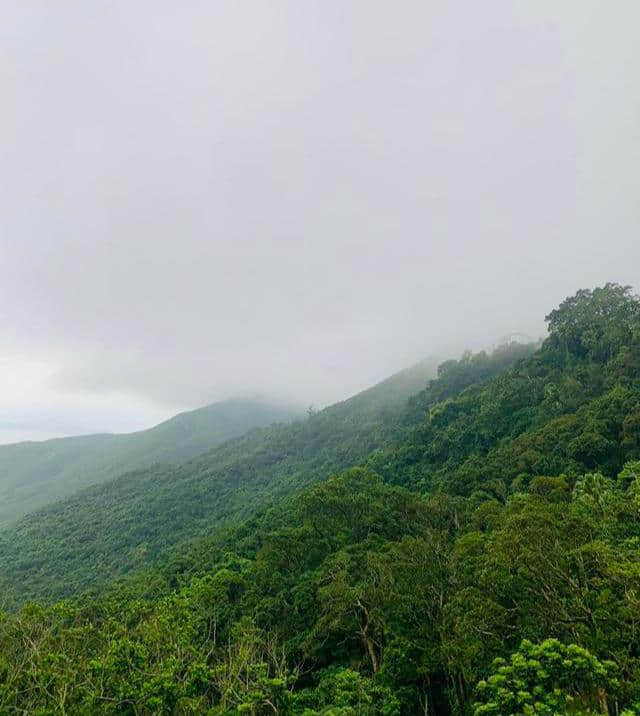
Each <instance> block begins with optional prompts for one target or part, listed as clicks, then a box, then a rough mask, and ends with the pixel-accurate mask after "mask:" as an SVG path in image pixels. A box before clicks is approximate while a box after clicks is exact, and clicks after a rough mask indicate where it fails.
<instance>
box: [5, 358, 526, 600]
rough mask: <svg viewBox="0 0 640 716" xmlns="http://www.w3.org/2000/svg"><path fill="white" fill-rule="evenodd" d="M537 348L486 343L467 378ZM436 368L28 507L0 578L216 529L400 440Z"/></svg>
mask: <svg viewBox="0 0 640 716" xmlns="http://www.w3.org/2000/svg"><path fill="white" fill-rule="evenodd" d="M530 350H531V349H530V348H528V347H524V346H518V345H514V346H512V347H511V348H510V349H509V350H503V351H499V352H498V353H496V355H495V356H494V357H493V359H489V358H488V357H487V356H484V354H482V355H481V356H480V357H479V358H478V359H476V360H473V361H472V360H470V359H469V360H466V361H463V362H462V363H461V366H460V368H459V370H458V371H457V374H458V375H459V376H460V378H459V379H460V381H462V382H463V383H464V382H465V381H466V382H472V381H473V380H476V379H477V378H478V376H482V377H483V378H488V377H489V376H490V375H491V374H495V373H496V372H499V371H500V370H502V369H503V367H504V366H505V365H507V364H509V363H510V362H513V360H515V359H517V358H518V357H520V356H522V355H525V354H527V353H529V352H530ZM483 356H484V357H483ZM434 372H435V366H434V364H433V363H432V362H430V361H423V362H422V363H420V364H418V365H416V366H414V367H413V368H410V369H408V370H405V371H402V372H400V373H398V374H397V375H395V376H392V377H391V378H390V379H388V380H386V381H383V382H382V383H380V384H379V386H376V387H374V388H372V389H369V390H367V391H364V392H363V393H361V394H359V395H356V396H354V397H353V398H351V399H350V400H346V401H344V402H342V403H338V404H336V405H334V406H331V407H329V408H326V409H325V410H322V411H320V412H318V413H316V414H315V415H312V416H311V417H309V418H308V419H305V420H298V421H295V422H293V423H292V424H290V425H274V426H271V427H269V428H263V429H260V430H255V431H252V432H251V433H248V434H246V435H244V436H242V437H240V438H238V439H236V440H233V441H230V442H227V443H225V444H223V445H221V446H219V447H218V448H216V449H214V450H212V451H210V452H208V453H206V454H204V455H200V456H198V457H197V458H195V459H193V460H191V461H189V462H188V463H185V464H183V465H180V466H176V467H170V466H155V467H152V468H149V469H146V470H141V471H137V472H132V473H127V474H125V475H123V476H121V477H119V478H117V479H116V480H114V481H111V482H108V483H104V484H102V485H99V486H96V487H93V488H90V489H87V490H84V491H82V492H79V493H77V494H75V495H73V496H72V497H70V498H68V499H67V500H65V501H62V502H60V503H57V504H54V505H51V506H49V507H47V508H45V509H43V510H40V511H38V512H35V513H33V514H30V515H28V516H27V517H25V518H24V519H22V520H21V521H20V522H19V523H18V524H16V525H15V526H14V527H12V528H10V529H7V530H4V531H3V532H2V533H0V564H1V565H2V566H1V570H0V577H5V578H7V579H8V580H9V583H10V584H11V585H12V588H13V590H15V591H14V594H15V598H16V599H17V601H22V600H24V599H25V598H38V599H52V598H58V597H61V596H65V595H69V594H73V593H77V592H78V591H79V590H82V589H84V588H86V587H89V586H96V585H100V584H102V583H104V582H105V581H108V580H109V579H111V578H113V577H115V576H119V575H122V574H125V573H127V572H130V571H132V570H135V569H139V568H141V567H144V566H145V565H148V564H152V563H153V562H155V561H156V559H157V558H158V557H159V555H161V554H162V553H163V552H164V551H165V550H166V549H168V548H170V547H173V546H174V545H175V544H177V543H179V542H181V541H182V540H185V539H192V538H194V537H197V536H198V535H207V534H211V532H212V531H214V530H216V529H218V528H219V527H220V526H222V525H224V524H228V523H230V522H234V521H237V520H239V519H242V518H244V517H247V516H249V515H251V514H252V513H253V512H254V511H255V510H256V509H259V508H262V507H264V506H265V505H266V504H270V503H273V502H274V501H277V500H278V499H279V498H280V497H282V496H284V495H288V494H290V493H292V492H295V491H299V490H302V489H303V488H304V487H306V486H307V485H310V484H312V483H313V482H316V481H317V480H320V479H323V478H326V477H327V476H328V475H330V474H331V473H333V472H336V471H339V470H342V469H344V468H345V467H349V466H351V465H356V464H358V463H360V462H362V461H363V460H365V459H366V458H367V457H368V456H369V455H370V454H371V453H372V452H374V451H376V450H378V449H380V448H382V447H383V446H385V445H390V444H392V442H393V441H394V440H396V439H399V437H400V436H402V435H404V434H406V432H407V430H408V429H409V427H410V425H411V424H412V423H413V421H415V420H416V419H417V420H420V416H419V415H409V413H408V412H407V398H408V396H409V395H411V394H412V393H415V392H417V391H419V390H421V389H423V388H424V386H425V385H426V384H427V382H428V379H429V377H430V376H433V374H434ZM454 372H456V371H454ZM455 389H457V387H456V388H455ZM445 392H446V391H445Z"/></svg>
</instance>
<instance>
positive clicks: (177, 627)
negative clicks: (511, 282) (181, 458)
mask: <svg viewBox="0 0 640 716" xmlns="http://www.w3.org/2000/svg"><path fill="white" fill-rule="evenodd" d="M547 322H548V326H549V337H548V338H547V339H546V340H545V341H544V343H543V344H542V345H541V346H539V347H538V348H537V350H535V352H532V351H531V349H525V348H523V347H520V346H510V347H508V348H503V349H500V350H498V351H497V352H495V353H494V354H493V355H491V356H487V355H486V354H478V355H475V356H472V355H469V354H467V355H465V356H463V358H462V359H461V360H459V361H447V362H446V363H444V364H442V365H441V366H440V368H439V369H438V375H437V377H436V378H435V379H434V380H433V381H430V382H429V384H428V385H427V386H426V388H425V389H424V390H422V391H420V392H418V393H417V394H416V395H414V396H413V397H412V398H411V399H410V400H409V401H408V403H405V404H404V406H400V405H398V407H397V408H396V409H394V410H392V411H386V410H385V411H383V413H382V414H380V413H377V411H374V414H376V413H377V415H378V418H377V420H373V419H372V414H370V416H369V417H370V419H369V420H362V421H360V420H359V419H358V417H359V416H360V417H361V415H362V414H361V413H360V414H359V413H358V411H356V410H354V411H353V412H352V411H351V409H350V407H349V404H348V403H343V404H341V405H339V406H336V407H335V408H332V409H329V410H328V411H326V412H324V413H320V414H318V415H316V416H314V417H312V418H311V419H309V420H307V421H301V422H299V423H296V424H294V425H292V426H290V427H286V426H285V427H281V428H277V429H275V428H271V429H266V430H263V431H260V436H261V437H260V439H256V435H257V433H256V434H254V435H253V439H254V440H257V441H256V443H255V444H254V449H255V452H254V453H253V455H252V456H248V457H249V462H248V463H246V464H244V465H240V464H239V463H238V462H236V461H235V460H234V459H232V452H233V447H232V446H233V445H235V446H236V447H238V448H239V450H238V451H239V452H240V451H241V450H242V449H244V448H246V447H247V446H248V445H249V440H250V437H251V436H246V437H243V438H240V439H239V440H237V441H234V443H230V444H228V445H227V446H223V447H224V449H227V450H229V451H230V452H228V453H227V459H228V463H227V470H226V472H223V473H217V481H216V479H214V480H213V481H211V478H212V477H213V475H214V474H216V473H214V472H213V471H212V472H206V471H203V473H202V474H201V475H200V478H201V479H202V481H203V482H204V483H205V489H203V490H202V492H200V493H198V499H200V500H203V499H208V498H207V494H208V493H209V492H210V491H211V490H212V489H213V491H214V493H215V495H216V496H219V495H220V493H219V492H218V490H219V489H220V488H221V485H222V484H223V482H224V479H223V477H225V478H226V480H227V481H228V483H229V484H228V485H227V487H228V489H227V491H226V492H225V493H224V494H225V498H226V499H227V500H229V501H230V507H228V508H227V509H230V511H229V512H228V513H227V514H228V515H229V518H228V519H227V522H226V527H225V529H224V530H219V529H216V528H217V527H219V526H220V524H222V523H223V521H220V520H216V521H215V522H212V521H211V519H210V524H209V527H210V530H209V531H210V533H211V534H210V535H209V536H208V537H203V538H202V539H192V540H191V541H190V542H189V543H188V544H186V543H183V544H178V543H177V540H175V538H176V537H179V536H180V535H182V536H184V535H186V534H187V532H188V531H187V530H183V531H182V532H181V531H180V530H178V531H177V532H173V531H172V529H173V528H172V525H173V524H174V523H175V522H176V521H177V522H178V523H179V522H180V521H181V520H182V514H183V502H182V498H185V497H186V496H187V494H189V492H190V491H191V490H193V488H194V484H195V481H191V480H190V479H188V477H187V474H188V473H185V474H182V475H181V476H180V475H179V476H178V480H177V482H176V474H175V473H174V475H173V479H172V480H166V481H165V480H164V478H162V477H161V478H160V479H159V482H158V483H157V484H163V485H164V487H163V488H162V489H163V490H164V492H165V493H166V495H167V499H166V501H164V502H163V501H162V500H160V501H159V502H158V501H157V497H156V496H155V495H154V490H155V487H154V481H153V479H152V478H151V477H148V478H147V479H146V481H145V485H146V488H147V490H148V493H149V495H150V499H151V501H152V503H153V504H154V508H153V509H156V508H157V506H158V505H161V504H163V505H164V507H165V508H167V509H168V510H169V511H168V513H167V514H165V516H164V520H163V521H161V522H158V523H154V526H153V530H151V532H150V533H149V535H150V536H152V537H153V533H154V531H163V532H164V533H166V535H167V536H166V539H165V540H164V541H165V542H166V543H167V544H168V543H169V542H171V540H174V547H173V550H171V551H170V552H169V553H165V555H164V556H163V557H161V558H160V560H159V561H158V562H157V565H156V567H154V568H152V569H145V570H144V571H142V570H141V571H138V572H137V573H135V574H132V575H131V576H130V577H128V578H126V579H124V580H121V581H117V582H113V583H111V584H110V585H109V586H108V587H106V588H96V589H94V591H93V593H92V594H91V595H84V596H83V597H81V598H77V599H70V600H68V601H65V602H60V603H57V604H55V605H53V606H51V607H40V606H36V605H27V606H26V607H24V608H23V609H21V610H20V611H19V612H18V613H17V614H15V615H11V614H7V615H5V616H4V617H3V618H2V619H0V648H1V653H2V660H1V661H0V687H1V688H0V712H2V713H5V712H6V713H13V712H18V713H19V712H22V713H35V712H40V713H56V712H58V713H70V714H72V713H73V714H75V713H78V714H80V713H104V714H116V713H126V714H130V715H131V716H133V714H162V713H166V714H169V713H185V714H186V713H209V714H241V713H248V714H252V715H253V716H263V715H264V714H273V713H276V714H282V715H286V716H329V715H330V714H331V715H333V714H335V715H336V716H337V715H338V714H339V715H340V716H378V715H384V716H403V715H404V714H442V715H443V716H452V715H460V716H466V715H471V714H473V715H474V716H515V715H516V714H517V715H518V716H521V715H522V714H534V713H538V714H544V715H545V716H553V714H570V713H571V714H574V713H575V714H582V715H584V716H586V715H589V714H590V715H595V714H611V715H613V714H619V715H620V716H631V715H632V714H634V713H640V632H639V631H638V628H637V625H638V624H639V623H640V602H639V600H638V594H640V559H639V556H638V544H639V543H640V511H639V506H640V299H639V298H638V297H635V296H633V295H632V294H631V292H630V290H629V289H626V288H624V287H620V286H617V285H614V284H609V285H607V286H605V287H604V288H601V289H596V290H594V291H580V292H578V293H577V294H576V295H575V296H573V297H571V298H569V299H567V300H566V301H565V302H563V303H562V304H561V306H560V307H559V308H558V309H556V310H554V311H552V312H551V313H550V314H549V316H548V317H547ZM365 403H367V404H368V405H371V402H370V401H368V400H367V401H365ZM361 424H369V429H368V430H369V432H366V431H363V429H359V430H356V431H355V432H353V431H350V430H349V429H348V427H347V426H354V425H361ZM322 426H324V431H323V430H321V427H322ZM329 427H330V428H331V429H329ZM278 430H280V431H282V432H281V433H278ZM287 430H288V431H289V432H286V431H287ZM278 434H279V435H280V438H279V441H278V439H277V438H278ZM337 436H341V437H342V438H344V440H341V439H338V437H337ZM361 439H368V443H367V447H368V448H369V453H368V454H367V455H366V456H365V457H363V458H362V459H361V464H360V466H359V467H352V468H350V469H347V470H344V471H342V472H340V474H336V475H332V476H331V477H329V478H328V479H319V473H320V472H321V471H322V469H326V468H327V467H328V466H329V465H331V464H336V463H338V462H340V461H341V460H342V461H343V462H344V461H346V460H352V461H353V460H356V459H357V455H358V454H359V450H358V449H357V448H356V446H357V445H358V444H359V440H361ZM287 440H288V442H286V441H287ZM345 449H346V457H345V452H344V450H345ZM269 450H270V451H269ZM281 450H285V451H286V455H287V457H286V458H285V457H284V455H283V454H281V453H280V451H281ZM220 454H221V453H220V452H219V451H213V452H212V453H210V454H209V456H208V458H207V459H211V458H212V457H213V456H216V457H220ZM259 456H261V457H262V461H260V460H259V459H258V457H259ZM290 460H291V461H290ZM193 464H194V463H191V465H193ZM197 464H202V463H197ZM275 464H277V465H278V466H279V467H278V469H274V468H273V465H275ZM303 468H304V469H303ZM181 469H182V468H181ZM184 469H187V470H188V471H191V470H192V468H189V467H188V466H185V468H184ZM314 469H315V470H317V471H318V472H317V473H315V477H314V473H313V470H314ZM307 470H308V471H309V472H307ZM316 477H318V479H317V481H316V484H309V483H310V482H311V481H312V480H315V479H316ZM324 477H326V474H325V475H324ZM287 478H288V479H289V480H290V484H288V485H287ZM138 479H139V478H138V477H137V476H132V477H131V478H130V480H129V481H130V482H131V483H134V482H136V481H137V480H138ZM120 482H121V481H117V482H116V483H113V484H112V488H113V489H115V490H116V492H117V490H119V489H120V488H121V485H120ZM301 482H304V483H306V484H307V485H308V486H307V487H306V488H305V489H302V490H299V489H297V488H299V487H300V484H301ZM181 486H184V487H186V488H188V489H187V490H182V487H181ZM107 487H108V486H107V485H104V486H102V489H105V488H107ZM249 487H251V489H252V490H253V489H254V488H255V487H258V488H259V489H261V490H263V491H264V493H265V499H264V500H262V501H255V502H253V504H252V505H251V507H254V508H259V509H258V510H257V512H256V513H254V514H252V515H250V516H249V517H248V518H247V519H246V520H239V519H237V517H239V516H240V515H242V514H244V512H245V511H250V509H249V508H248V507H247V506H246V505H244V506H241V504H240V501H239V502H238V503H237V504H235V503H233V500H234V496H235V490H237V489H240V495H241V496H243V497H245V498H246V497H247V496H248V495H249V490H248V489H247V488H249ZM214 488H215V489H214ZM90 492H91V491H88V492H87V494H89V493H90ZM267 493H268V495H269V496H270V497H271V498H274V496H275V495H284V494H285V493H288V495H287V496H286V497H285V498H284V499H271V500H268V499H266V497H267ZM105 494H106V493H105ZM114 494H115V493H114ZM170 494H171V495H173V498H179V499H173V501H171V500H170V499H169V495H170ZM251 494H253V493H251ZM134 497H135V495H134ZM112 499H114V498H112ZM187 502H188V507H187V511H189V510H191V511H193V510H194V509H195V507H196V505H197V504H198V500H197V499H196V498H195V496H194V497H193V498H192V499H191V500H190V501H187ZM260 502H261V504H259V503H260ZM104 504H105V507H104V509H103V512H104V513H106V514H107V516H106V517H105V519H104V523H103V522H101V521H100V520H101V515H100V511H99V509H98V506H97V502H96V506H95V509H94V508H92V507H91V505H90V502H83V501H82V500H81V501H79V502H76V503H75V515H76V517H77V519H76V521H75V523H74V521H73V520H72V519H71V514H72V513H73V509H72V507H71V506H69V507H68V508H67V509H66V510H65V512H64V514H60V513H55V512H53V513H52V512H51V511H48V510H45V511H42V512H41V513H39V516H40V522H39V523H40V524H41V525H42V526H43V529H42V531H41V532H40V533H39V534H38V532H37V524H36V522H37V521H36V520H34V519H31V520H30V521H29V520H28V521H25V522H23V523H22V525H21V527H20V528H19V529H17V530H11V531H8V532H6V533H5V543H4V545H3V547H2V564H3V565H9V570H8V576H9V578H11V579H14V580H15V582H14V583H15V584H20V583H24V586H25V588H26V589H27V590H31V591H32V592H36V591H37V592H40V593H41V594H46V593H47V592H46V584H47V580H50V583H51V585H52V586H51V587H50V589H51V590H52V592H55V591H56V590H60V589H61V584H60V581H61V580H62V576H63V574H64V573H65V569H64V565H63V563H62V562H59V561H58V560H60V559H61V558H62V557H63V556H64V555H63V554H62V553H60V552H56V548H54V549H53V550H52V551H47V550H48V548H45V546H44V539H45V538H46V537H45V536H49V535H51V536H53V538H54V540H55V543H56V544H57V545H58V548H57V549H60V547H61V546H62V545H65V548H69V549H70V548H71V546H72V545H73V548H74V549H76V550H80V552H82V540H84V539H90V534H89V530H88V528H85V527H83V524H84V523H85V522H86V523H87V524H92V525H94V526H95V527H96V528H97V529H98V532H99V534H100V535H101V537H100V539H99V543H98V544H95V545H94V546H93V547H91V549H90V550H89V551H88V552H86V553H83V556H84V557H83V558H84V559H86V560H89V561H87V562H86V564H85V567H84V569H85V571H86V572H88V571H89V570H90V569H91V568H96V565H97V569H101V568H103V566H104V565H111V566H114V565H115V563H114V562H113V561H110V560H111V557H110V556H109V554H110V551H111V550H112V549H113V547H114V545H113V544H111V543H109V542H104V541H102V540H103V538H104V537H105V535H106V533H105V532H104V531H103V530H104V525H106V524H108V521H109V517H108V515H109V514H111V510H112V509H113V508H114V507H115V506H116V505H115V502H111V503H104ZM130 504H139V505H140V506H141V505H142V504H143V502H142V497H141V498H140V501H139V502H138V498H137V497H135V499H134V500H133V502H131V503H130ZM207 509H208V510H210V514H211V515H213V514H214V513H215V505H214V502H209V504H208V507H207ZM231 512H233V513H234V514H235V515H236V518H234V519H233V520H231ZM56 514H57V518H55V519H54V515H56ZM122 514H124V513H122ZM65 515H66V516H65ZM140 517H141V519H142V520H144V519H145V518H148V517H149V515H144V514H143V513H140ZM206 523H207V522H206V519H205V517H204V515H202V521H201V522H200V525H201V526H202V527H203V526H204V525H205V524H206ZM112 524H113V525H114V526H115V527H116V528H117V527H119V526H120V525H121V524H122V515H118V514H116V515H115V518H114V521H113V523H112ZM75 530H80V531H81V532H82V535H83V536H82V540H78V539H76V541H75V542H67V543H65V542H64V538H63V535H64V533H66V534H67V536H69V535H71V534H72V533H73V532H74V531H75ZM201 531H203V532H204V531H205V530H201ZM132 536H133V533H131V534H130V535H129V537H128V538H127V539H129V538H131V537H132ZM40 538H41V539H40ZM39 539H40V541H38V540H39ZM74 539H75V538H74ZM123 544H124V545H125V546H126V545H127V544H131V542H126V541H125V542H124V543H123ZM38 545H40V549H41V550H42V551H43V555H44V556H43V558H42V559H41V560H40V561H39V562H38V563H35V562H33V561H32V562H31V563H29V562H28V561H23V562H22V563H20V562H19V559H20V555H28V557H29V559H31V560H33V559H36V558H38V559H39V557H38ZM119 548H120V547H119ZM100 549H102V552H100ZM70 556H71V552H69V553H68V554H66V557H70ZM91 560H94V561H93V562H91ZM101 560H102V561H101ZM143 562H144V560H143ZM52 563H53V564H52ZM12 570H13V571H12ZM116 571H118V570H117V569H116V570H114V572H116ZM67 574H68V575H69V576H70V578H71V579H72V586H73V587H77V586H79V585H80V584H81V583H85V584H86V583H89V582H90V581H91V580H87V577H86V574H85V575H83V573H82V569H81V566H80V564H79V563H75V564H70V566H69V570H68V572H67ZM50 593H51V592H50Z"/></svg>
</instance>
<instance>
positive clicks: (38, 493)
mask: <svg viewBox="0 0 640 716" xmlns="http://www.w3.org/2000/svg"><path fill="white" fill-rule="evenodd" d="M298 414H299V411H297V410H295V409H294V408H292V407H286V406H283V405H277V404H273V403H269V402H266V401H263V400H257V399H251V400H249V399H246V400H225V401H222V402H219V403H214V404H212V405H208V406H206V407H203V408H198V409H197V410H192V411H188V412H184V413H180V414H179V415H176V416H174V417H173V418H170V419H169V420H167V421H165V422H163V423H160V424H159V425H156V426H155V427H152V428H149V429H148V430H142V431H139V432H135V433H128V434H100V435H86V436H79V437H69V438H57V439H53V440H46V441H44V442H23V443H16V444H13V445H2V446H0V526H1V525H6V524H8V523H9V522H11V521H14V520H16V519H18V518H19V517H21V516H22V515H24V514H26V513H27V512H30V511H32V510H35V509H38V508H39V507H42V506H43V505H46V504H48V503H50V502H53V501H55V500H59V499H61V498H64V497H67V496H68V495H71V494H73V493H74V492H75V491H76V490H79V489H82V488H84V487H87V486H88V485H97V484H100V483H102V482H105V481H107V480H110V479H112V478H114V477H116V476H117V475H120V474H122V473H123V472H126V471H129V470H136V469H141V468H146V467H149V466H150V465H153V464H155V463H178V462H183V461H184V460H188V459H189V458H191V457H194V456H195V455H198V454H199V453H202V452H205V451H206V450H209V449H211V448H213V447H216V446H217V445H220V444H221V443H223V442H225V441H226V440H230V439H231V438H234V437H238V436H239V435H242V434H243V433H245V432H247V431H248V430H251V429H252V428H257V427H264V426H266V425H270V424H271V423H275V422H287V421H289V420H291V419H292V418H294V417H295V416H296V415H298Z"/></svg>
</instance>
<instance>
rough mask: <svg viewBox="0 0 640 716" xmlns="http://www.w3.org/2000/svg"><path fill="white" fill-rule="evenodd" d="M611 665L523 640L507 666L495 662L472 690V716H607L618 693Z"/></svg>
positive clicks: (549, 643)
mask: <svg viewBox="0 0 640 716" xmlns="http://www.w3.org/2000/svg"><path fill="white" fill-rule="evenodd" d="M615 671H616V669H615V665H614V664H613V662H610V661H603V662H601V661H599V660H598V659H597V658H596V657H595V656H593V654H591V653H590V652H588V651H587V650H586V649H583V648H582V647H580V646H577V645H576V644H569V645H565V644H562V643H561V642H559V641H558V640H557V639H546V640H545V641H543V642H542V643H541V644H532V643H531V642H530V641H528V640H526V639H525V640H523V641H522V643H521V644H520V648H519V649H518V651H516V652H515V653H514V654H512V655H511V658H510V659H509V661H508V662H507V661H505V660H504V659H496V660H495V661H494V663H493V674H491V676H489V678H488V679H486V680H482V681H480V682H479V683H478V685H477V687H476V696H477V701H476V703H475V704H474V716H516V715H519V714H524V715H525V716H526V715H528V714H531V715H533V714H541V715H542V716H555V714H564V713H576V714H597V713H602V714H608V713H609V700H610V699H611V698H612V697H613V698H614V699H615V693H616V691H617V689H618V681H617V679H616V676H615Z"/></svg>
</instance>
